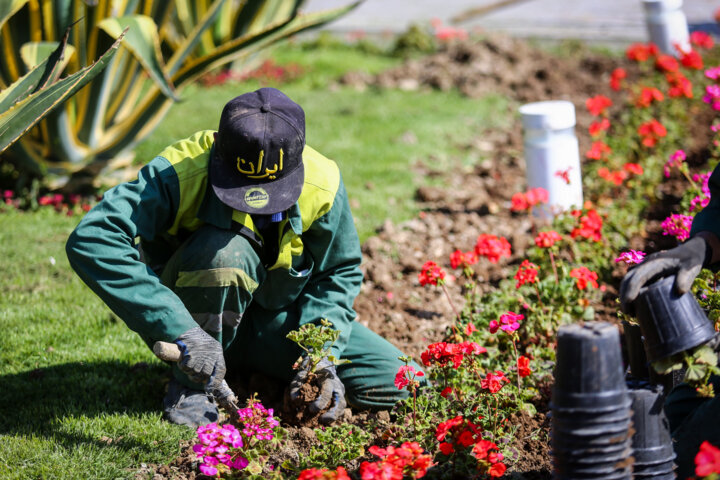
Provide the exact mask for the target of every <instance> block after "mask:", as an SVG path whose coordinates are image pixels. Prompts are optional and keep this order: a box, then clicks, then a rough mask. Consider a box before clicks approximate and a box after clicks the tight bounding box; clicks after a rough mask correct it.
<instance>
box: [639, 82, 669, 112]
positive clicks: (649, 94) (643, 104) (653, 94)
mask: <svg viewBox="0 0 720 480" xmlns="http://www.w3.org/2000/svg"><path fill="white" fill-rule="evenodd" d="M664 99H665V96H664V95H663V93H662V92H661V91H660V90H658V89H657V88H655V87H643V88H642V90H641V91H640V95H638V97H637V98H636V99H635V106H636V107H638V108H647V107H649V106H650V105H652V103H653V102H662V101H663V100H664Z"/></svg>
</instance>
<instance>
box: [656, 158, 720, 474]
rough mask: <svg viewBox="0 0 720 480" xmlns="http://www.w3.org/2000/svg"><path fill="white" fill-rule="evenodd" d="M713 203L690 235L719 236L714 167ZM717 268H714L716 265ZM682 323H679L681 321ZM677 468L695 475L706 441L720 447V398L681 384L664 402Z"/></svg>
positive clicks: (719, 175)
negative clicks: (707, 232)
mask: <svg viewBox="0 0 720 480" xmlns="http://www.w3.org/2000/svg"><path fill="white" fill-rule="evenodd" d="M708 186H709V187H710V194H711V197H710V202H709V203H708V205H707V206H706V207H705V208H704V209H703V210H701V211H700V212H699V213H698V214H697V215H696V216H695V218H694V219H693V223H692V229H691V231H690V236H691V237H692V236H694V235H696V234H697V233H699V232H703V231H709V232H712V233H714V234H715V235H717V236H718V237H720V170H719V169H718V168H715V170H714V171H713V173H712V175H711V176H710V181H709V183H708ZM713 267H715V266H713ZM678 321H680V320H678ZM711 380H712V384H713V387H714V389H715V392H720V378H718V377H716V376H713V377H712V379H711ZM665 413H666V414H667V417H668V420H669V422H670V429H671V431H672V436H673V443H674V448H675V453H676V454H677V459H676V461H675V462H676V463H677V465H678V470H677V474H678V478H688V477H691V476H693V475H694V474H695V455H697V452H698V450H699V449H700V444H701V443H702V442H703V441H706V440H707V441H709V442H710V443H712V444H713V445H716V446H720V397H717V396H716V397H715V398H704V397H700V396H698V394H697V392H696V391H695V389H694V388H692V387H691V386H689V385H687V384H684V383H683V384H680V385H678V386H676V387H675V388H673V389H672V390H671V391H670V393H669V394H668V396H667V398H666V400H665Z"/></svg>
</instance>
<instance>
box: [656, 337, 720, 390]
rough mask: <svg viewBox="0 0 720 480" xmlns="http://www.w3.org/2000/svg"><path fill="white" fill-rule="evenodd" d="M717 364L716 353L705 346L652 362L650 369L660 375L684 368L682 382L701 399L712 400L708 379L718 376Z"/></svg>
mask: <svg viewBox="0 0 720 480" xmlns="http://www.w3.org/2000/svg"><path fill="white" fill-rule="evenodd" d="M717 363H718V358H717V352H715V349H714V348H713V347H712V346H710V345H708V344H705V345H701V346H699V347H696V348H694V349H692V350H688V351H686V352H680V353H678V354H676V355H673V356H671V357H669V358H666V359H663V360H658V361H656V362H653V363H652V367H653V368H654V369H655V371H656V372H658V373H659V374H661V375H666V374H668V373H670V372H672V371H675V370H680V369H681V368H683V367H685V369H686V370H685V376H684V378H683V381H684V382H685V383H687V384H688V385H690V386H692V387H694V388H695V390H697V392H698V395H700V396H701V397H708V398H712V397H714V396H715V392H714V390H713V385H712V383H710V377H711V376H712V375H717V374H720V368H718V366H717Z"/></svg>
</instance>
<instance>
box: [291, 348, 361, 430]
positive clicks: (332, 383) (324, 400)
mask: <svg viewBox="0 0 720 480" xmlns="http://www.w3.org/2000/svg"><path fill="white" fill-rule="evenodd" d="M307 364H308V359H307V358H306V359H305V360H304V361H303V363H302V367H301V368H300V371H299V372H298V373H297V374H296V375H295V378H293V380H292V382H290V398H291V399H292V400H293V401H296V400H297V399H298V398H299V397H300V387H301V386H302V384H303V383H305V379H306V378H307V375H308V371H307ZM315 375H317V377H318V382H319V383H320V393H319V394H318V397H317V398H316V399H315V401H313V402H312V403H311V404H310V405H308V410H309V411H310V413H317V412H319V411H321V410H324V409H325V408H327V407H330V409H329V410H328V411H327V412H325V413H323V414H322V415H320V418H319V419H318V421H319V422H320V423H321V424H323V425H329V424H331V423H333V422H334V421H336V420H337V419H338V418H340V415H342V413H343V410H345V407H346V406H347V402H346V401H345V385H343V383H342V382H341V381H340V378H338V376H337V370H336V369H335V365H334V364H333V363H332V362H331V361H330V360H328V359H327V358H323V359H322V360H320V362H318V364H317V367H316V368H315Z"/></svg>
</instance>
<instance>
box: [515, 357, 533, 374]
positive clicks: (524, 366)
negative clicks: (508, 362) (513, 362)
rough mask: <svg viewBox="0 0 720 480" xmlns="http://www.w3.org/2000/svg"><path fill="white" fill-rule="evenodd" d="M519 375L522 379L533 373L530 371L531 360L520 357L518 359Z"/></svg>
mask: <svg viewBox="0 0 720 480" xmlns="http://www.w3.org/2000/svg"><path fill="white" fill-rule="evenodd" d="M517 368H518V375H520V377H527V376H528V375H530V374H531V373H532V370H531V369H530V359H529V358H527V357H524V356H522V355H520V356H519V357H518V359H517Z"/></svg>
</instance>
